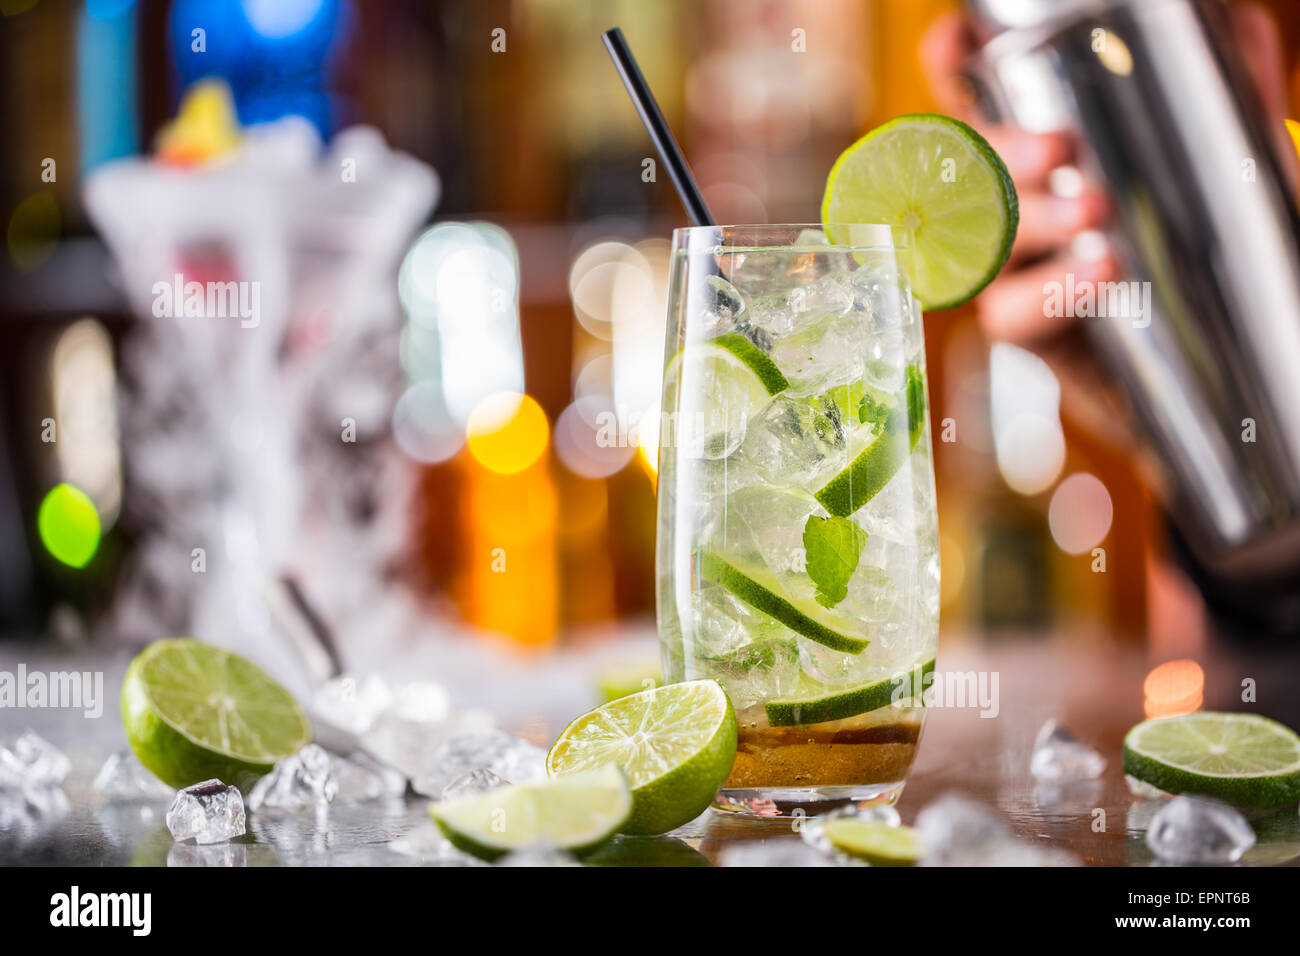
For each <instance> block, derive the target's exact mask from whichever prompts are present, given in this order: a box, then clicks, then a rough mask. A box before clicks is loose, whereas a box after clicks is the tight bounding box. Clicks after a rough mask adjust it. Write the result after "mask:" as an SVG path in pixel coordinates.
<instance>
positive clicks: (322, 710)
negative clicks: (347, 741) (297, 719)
mask: <svg viewBox="0 0 1300 956" xmlns="http://www.w3.org/2000/svg"><path fill="white" fill-rule="evenodd" d="M393 703H394V694H393V691H392V689H391V688H390V687H389V686H388V682H387V681H385V680H384V679H383V678H382V677H380V676H379V675H378V674H369V675H367V676H365V677H356V676H353V675H350V674H344V675H343V676H342V677H335V678H333V679H332V680H328V681H326V682H325V683H324V684H322V685H321V687H320V689H319V690H317V691H316V694H315V696H314V697H313V698H312V713H313V715H314V716H315V717H316V718H317V719H318V720H321V721H324V722H325V723H327V724H330V725H331V726H334V727H337V728H339V729H340V730H346V731H347V732H349V733H353V734H364V733H365V732H366V731H368V730H369V729H370V728H371V727H373V726H374V724H375V721H377V720H378V719H379V717H380V716H381V715H382V714H383V713H384V712H385V711H387V710H388V709H389V708H390V707H392V706H393Z"/></svg>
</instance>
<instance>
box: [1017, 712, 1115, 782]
mask: <svg viewBox="0 0 1300 956" xmlns="http://www.w3.org/2000/svg"><path fill="white" fill-rule="evenodd" d="M1105 771H1106V758H1105V757H1103V756H1102V755H1101V754H1099V753H1097V751H1095V750H1093V749H1092V748H1091V747H1089V746H1088V745H1087V744H1085V743H1082V742H1081V741H1080V740H1079V739H1078V738H1077V737H1075V736H1074V734H1072V733H1070V731H1069V730H1067V729H1066V728H1065V726H1064V725H1062V724H1061V723H1060V722H1059V721H1056V720H1049V721H1047V723H1045V724H1043V726H1042V727H1041V728H1039V731H1038V736H1037V737H1036V738H1035V740H1034V750H1033V754H1032V755H1031V756H1030V758H1029V772H1030V773H1031V774H1032V775H1033V777H1034V779H1035V780H1041V781H1045V782H1049V783H1071V782H1075V781H1079V780H1095V779H1097V778H1098V777H1100V776H1101V775H1102V774H1103V773H1105Z"/></svg>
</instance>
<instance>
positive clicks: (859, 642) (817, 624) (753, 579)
mask: <svg viewBox="0 0 1300 956" xmlns="http://www.w3.org/2000/svg"><path fill="white" fill-rule="evenodd" d="M695 573H696V574H697V575H699V576H700V577H701V578H703V579H705V580H708V581H715V582H717V583H718V584H720V585H722V586H723V587H724V588H726V589H727V590H728V591H730V592H731V593H732V594H734V595H735V596H736V597H738V598H740V599H741V600H742V601H744V602H745V603H746V604H748V605H749V606H750V607H753V608H756V609H758V610H760V611H762V612H763V613H764V614H770V615H771V616H772V617H774V618H776V620H778V621H780V622H781V623H782V624H784V625H785V626H786V627H788V628H790V630H792V631H795V632H796V633H798V634H802V635H803V636H804V637H806V638H808V639H809V640H812V641H816V642H817V643H818V644H823V645H825V646H826V647H829V648H831V649H833V650H837V651H844V652H845V653H846V654H861V653H862V651H863V650H864V649H865V648H866V646H867V645H868V644H870V643H871V642H870V641H868V640H867V639H866V638H862V637H855V636H854V635H853V634H851V633H848V632H849V630H850V629H851V625H852V623H853V622H852V621H850V620H849V619H848V618H845V617H842V616H840V615H838V614H834V613H832V612H831V611H829V610H828V609H826V608H824V607H822V605H820V604H818V603H817V602H816V601H815V600H813V599H812V598H793V597H789V596H786V595H782V594H781V593H780V591H781V586H780V584H779V583H778V582H777V579H776V576H775V575H774V574H772V572H770V571H768V570H767V569H766V568H761V567H758V566H754V565H750V564H748V563H746V562H742V561H739V560H736V559H731V560H728V559H724V558H722V557H719V556H718V555H716V554H710V553H708V552H700V553H699V554H698V555H697V556H696V559H695Z"/></svg>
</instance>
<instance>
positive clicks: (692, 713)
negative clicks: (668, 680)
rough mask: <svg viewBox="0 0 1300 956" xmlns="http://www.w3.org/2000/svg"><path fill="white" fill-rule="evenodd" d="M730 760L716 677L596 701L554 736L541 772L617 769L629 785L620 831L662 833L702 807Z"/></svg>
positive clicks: (729, 724)
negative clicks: (629, 805)
mask: <svg viewBox="0 0 1300 956" xmlns="http://www.w3.org/2000/svg"><path fill="white" fill-rule="evenodd" d="M735 758H736V713H735V711H734V710H732V707H731V701H730V700H728V699H727V695H726V694H725V693H724V692H723V690H722V688H721V687H720V686H718V684H717V682H715V681H711V680H695V681H686V682H684V683H680V684H668V685H667V686H665V687H655V688H652V689H650V690H644V691H641V692H640V693H639V694H632V695H631V696H630V697H623V698H620V699H619V700H615V701H611V702H610V703H608V704H602V705H601V706H600V707H597V708H596V709H595V710H593V711H591V712H590V713H587V714H583V715H582V716H581V717H579V718H578V719H577V720H575V721H573V723H571V724H569V726H568V727H566V728H564V733H562V734H560V738H559V739H558V740H557V741H555V744H554V745H553V746H552V747H551V752H550V753H549V754H547V756H546V772H547V773H549V774H551V776H553V777H558V778H560V779H567V776H568V775H569V774H572V773H576V772H581V771H590V770H591V769H592V768H598V767H609V766H615V767H618V768H619V769H620V770H622V772H623V773H624V774H626V775H627V780H628V783H629V784H631V787H632V800H633V809H632V815H631V817H630V818H629V819H628V821H627V822H626V823H625V824H624V825H623V832H624V833H636V834H653V833H666V832H668V831H669V830H672V829H674V828H675V827H679V826H681V825H682V824H683V823H687V822H689V821H691V820H694V819H695V818H696V817H698V816H699V815H700V814H701V813H703V812H704V811H705V809H707V808H708V806H709V804H710V803H711V802H712V800H713V797H714V795H715V794H716V793H717V792H718V788H720V787H721V786H722V785H723V783H725V782H726V779H727V775H728V774H729V773H731V763H732V761H733V760H735Z"/></svg>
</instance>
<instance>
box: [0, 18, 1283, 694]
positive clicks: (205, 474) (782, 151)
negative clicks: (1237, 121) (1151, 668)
mask: <svg viewBox="0 0 1300 956" xmlns="http://www.w3.org/2000/svg"><path fill="white" fill-rule="evenodd" d="M737 6H738V4H736V3H735V2H723V0H673V2H663V3H653V4H651V3H644V2H640V0H611V2H608V3H590V2H583V0H480V2H475V3H439V2H429V0H366V2H360V0H174V2H164V0H136V2H132V0H85V2H55V0H39V2H31V0H0V8H2V9H3V13H4V14H5V16H4V18H3V22H2V24H0V64H2V65H0V70H3V82H0V98H2V103H0V106H2V108H0V141H3V142H4V143H5V145H6V149H5V157H4V162H3V166H0V212H2V213H3V216H4V219H5V223H6V234H7V243H6V250H5V254H4V256H3V257H0V258H3V263H2V265H0V283H2V284H3V291H2V292H0V325H2V326H3V335H4V339H5V342H6V348H5V349H4V350H3V352H0V382H2V385H0V450H2V453H0V461H2V462H3V465H2V466H0V564H2V566H3V570H2V572H0V625H2V626H3V634H4V636H6V637H8V638H12V639H16V640H25V641H31V640H62V641H73V642H81V641H104V642H113V641H117V642H121V643H126V644H131V645H138V644H142V643H144V642H145V641H148V640H152V639H154V638H158V637H162V636H166V635H167V634H170V633H173V632H188V631H194V630H196V629H207V630H210V631H214V632H220V633H227V632H228V633H229V634H231V635H234V634H242V635H244V636H243V637H235V636H228V637H221V636H219V634H218V633H203V634H200V635H199V636H203V637H205V638H207V639H211V640H217V641H221V640H226V641H227V642H229V643H233V644H237V643H239V642H240V641H258V640H263V639H264V638H263V637H261V636H259V635H261V634H262V633H263V631H265V630H266V629H267V628H268V627H270V628H271V629H274V625H273V623H272V624H271V625H268V624H267V622H266V621H265V620H262V619H261V618H262V617H265V614H263V613H262V611H264V610H265V609H264V608H262V609H261V610H259V609H258V608H252V607H249V608H241V607H237V606H236V605H235V604H234V603H230V602H228V601H225V600H224V599H221V600H218V599H216V598H214V597H213V595H214V594H218V593H228V594H236V593H238V594H241V595H245V596H246V595H247V594H248V593H249V590H250V585H251V586H253V588H252V590H253V591H254V592H256V593H261V591H259V590H258V588H259V587H260V588H265V587H268V586H272V585H274V584H275V583H276V582H278V581H281V580H284V579H289V578H291V579H292V580H293V581H294V582H296V585H297V586H298V587H299V588H300V589H301V593H302V594H303V596H304V598H305V600H306V601H307V602H309V604H310V605H311V606H312V607H313V608H314V609H315V611H316V612H317V613H319V615H320V618H321V619H322V620H323V621H325V622H326V623H327V624H328V625H329V626H330V627H331V628H332V629H333V630H334V631H335V636H336V637H337V639H338V640H339V642H340V646H341V647H342V650H343V654H344V657H345V659H349V658H350V659H352V660H355V659H356V658H357V657H358V656H360V655H362V654H363V653H364V649H365V647H366V645H367V643H368V641H369V640H370V639H371V638H370V636H368V633H367V631H368V629H373V628H389V629H393V630H400V629H401V628H402V627H403V626H404V625H403V623H402V622H404V621H407V620H409V618H407V617H403V616H402V613H398V612H396V611H394V612H393V614H392V615H386V614H385V613H381V612H380V611H381V608H382V606H386V605H387V604H388V603H390V602H393V601H397V600H400V601H401V602H403V606H404V607H405V606H407V605H409V606H411V607H414V608H416V609H417V611H418V615H419V618H420V620H422V621H424V622H426V623H427V622H429V621H434V622H440V621H443V622H447V624H448V627H449V628H450V629H453V630H455V631H457V632H458V633H459V632H460V631H461V630H462V629H463V630H465V631H468V632H470V633H475V634H478V635H480V636H481V637H482V639H484V640H489V641H496V642H499V643H504V644H507V645H510V646H514V647H518V648H519V649H521V650H529V651H533V650H538V649H544V648H554V647H557V646H563V645H566V644H567V645H572V644H580V643H582V642H585V641H600V640H603V639H606V638H604V637H602V635H607V634H609V633H611V632H616V631H617V630H618V626H627V627H641V628H646V627H648V626H649V622H650V621H651V620H652V617H653V613H654V607H653V597H654V591H653V586H652V571H653V568H652V562H653V558H652V555H653V534H654V530H653V529H654V508H655V497H654V496H655V457H656V452H655V448H656V441H657V438H656V435H657V431H656V430H657V423H658V414H659V412H658V401H659V394H658V393H659V383H660V375H661V369H662V359H663V355H662V350H663V337H664V336H663V333H664V321H665V319H664V316H665V300H666V281H667V279H666V277H667V270H668V248H669V246H668V238H669V235H670V232H671V230H672V229H673V228H675V227H677V226H681V225H685V222H684V221H683V216H682V213H681V210H680V206H679V204H678V201H677V199H676V197H675V196H674V194H673V191H672V187H671V184H670V183H669V182H668V178H667V175H666V173H665V172H664V171H663V170H661V169H659V168H658V160H657V157H656V156H655V154H654V152H653V150H652V148H651V146H650V143H649V142H648V140H647V137H646V135H645V132H644V130H643V129H642V127H641V125H640V123H639V122H638V120H637V117H636V114H635V112H634V111H633V109H632V107H631V105H630V104H629V103H628V101H627V97H626V94H625V93H624V91H623V89H622V87H621V85H620V84H619V83H618V82H617V79H616V77H615V76H614V74H613V72H612V70H611V68H610V64H609V60H608V57H607V56H606V53H605V51H604V49H603V48H602V46H601V43H600V39H599V36H600V33H601V31H602V30H604V29H606V28H608V27H610V26H613V25H619V26H620V27H621V28H622V30H623V32H624V33H625V34H626V36H627V37H628V40H629V42H630V43H631V44H632V46H633V48H634V49H635V50H636V54H637V57H638V58H639V60H640V62H641V66H642V69H643V70H644V72H645V73H646V76H647V79H648V80H649V82H650V83H651V85H652V86H653V88H654V90H655V91H656V95H657V96H658V98H659V101H660V105H661V106H662V108H663V110H664V111H665V114H666V116H667V119H668V121H669V123H670V125H671V127H672V128H673V130H674V131H675V132H676V133H677V136H678V138H679V139H680V141H681V142H682V146H683V148H684V149H685V151H686V153H687V155H688V156H690V158H691V164H692V167H693V169H694V171H695V173H696V175H697V177H698V179H699V182H700V186H701V189H702V191H703V194H704V196H705V198H706V200H707V202H708V204H709V206H710V208H711V209H712V210H713V211H714V213H715V215H716V217H717V218H718V220H719V221H720V222H727V223H730V222H737V223H747V222H800V221H814V220H816V219H818V217H819V207H820V200H821V192H822V185H823V184H824V182H825V176H826V172H827V170H828V169H829V168H830V166H831V164H832V162H833V161H834V159H835V157H836V156H837V155H838V153H839V152H840V151H841V150H842V149H843V148H844V147H845V146H846V145H847V144H848V143H849V142H851V141H852V140H853V139H854V138H855V137H857V136H858V135H860V134H861V133H862V132H864V131H865V130H867V129H868V128H870V127H872V126H874V125H876V124H878V123H880V122H882V121H884V120H885V119H887V118H890V117H892V116H894V115H897V114H900V113H905V112H913V111H922V110H928V109H934V108H935V104H934V103H933V102H932V101H931V100H930V98H929V95H928V93H927V92H926V90H927V87H926V84H925V82H924V80H923V78H922V75H921V71H920V67H919V65H918V62H917V55H916V50H917V45H918V41H919V39H920V36H921V34H922V33H923V31H924V30H925V28H926V27H927V26H928V25H929V24H930V23H931V22H932V21H933V19H934V17H935V16H936V15H938V14H939V13H941V12H943V11H945V10H948V9H951V8H952V7H954V6H955V4H954V3H951V2H947V0H875V2H871V0H746V2H745V3H743V4H739V6H742V7H743V8H744V10H745V13H744V15H743V16H737V15H736V8H737ZM1293 19H1294V18H1293ZM1284 35H1285V36H1286V41H1287V43H1288V44H1289V45H1290V47H1289V51H1288V52H1289V55H1290V57H1291V62H1290V66H1291V67H1292V72H1291V74H1290V75H1291V88H1292V90H1293V91H1295V90H1297V88H1298V87H1300V74H1297V73H1296V72H1295V71H1294V66H1295V56H1296V37H1297V34H1296V31H1294V30H1292V31H1291V32H1290V33H1289V34H1284ZM213 80H216V81H219V82H218V83H216V84H215V85H213V84H212V82H211V81H213ZM196 84H197V86H196ZM196 90H198V91H199V92H197V93H196V92H195V91H196ZM187 94H190V95H189V96H187ZM227 96H228V97H229V100H228V101H227V100H226V99H225V98H226V97H227ZM227 102H229V104H231V105H232V106H233V110H234V114H235V116H236V117H237V120H238V126H237V127H236V126H233V125H232V126H227V125H223V122H224V120H223V119H222V117H223V116H224V113H223V112H222V110H223V109H226V107H225V106H223V104H225V103H227ZM178 116H179V119H176V118H177V117H178ZM263 129H265V130H267V131H268V132H266V133H265V134H262V133H259V132H258V130H263ZM358 130H360V131H358ZM269 131H274V132H269ZM236 142H239V143H244V144H245V145H247V144H249V143H254V144H257V150H252V151H249V150H244V151H240V152H237V153H236V152H235V151H234V150H235V147H234V145H232V144H234V143H236ZM258 150H260V152H259V153H257V156H256V157H255V158H249V157H250V155H252V154H253V153H254V152H257V151H258ZM231 156H237V157H238V158H236V159H231V158H230V157H231ZM124 160H125V162H126V163H127V164H128V165H127V166H124V165H123V161H124ZM252 162H263V163H269V164H272V165H273V166H275V168H276V169H278V170H280V171H281V174H282V175H280V174H277V175H280V178H279V179H275V180H274V182H275V183H277V184H278V185H276V187H275V188H274V189H270V190H266V191H263V192H256V191H254V192H248V191H246V190H247V189H248V184H247V183H246V182H245V181H244V180H243V179H241V175H242V174H241V169H243V168H244V167H242V166H241V165H240V164H241V163H252ZM129 164H134V165H129ZM276 164H279V165H276ZM367 164H370V165H369V166H368V165H367ZM266 168H270V167H266ZM377 169H382V170H384V172H383V173H382V174H377V173H375V172H374V171H375V170H377ZM349 170H351V175H352V177H353V178H352V179H351V180H350V179H349V178H348V177H349ZM390 170H391V172H390ZM127 172H129V173H130V175H127V174H126V173H127ZM351 183H357V184H359V185H360V186H363V187H364V188H365V189H366V190H368V192H365V193H360V194H355V193H349V192H348V187H349V185H350V184H351ZM355 195H360V196H364V199H356V198H353V197H354V196H355ZM88 197H91V198H93V197H101V198H100V200H99V202H100V204H99V205H98V206H96V207H95V209H93V210H91V211H88ZM435 203H436V205H435ZM191 204H192V205H191ZM90 205H94V203H90ZM92 219H93V224H92ZM115 237H117V238H115ZM146 247H148V250H149V251H147V250H146ZM155 247H156V248H155ZM150 256H152V257H153V258H149V257H150ZM137 265H138V266H139V268H135V267H136V266H137ZM150 270H153V271H152V272H151V271H150ZM173 272H176V273H180V272H184V273H186V274H187V276H188V277H198V278H200V279H201V280H206V281H221V282H224V281H251V282H259V283H261V285H260V286H259V287H258V288H259V289H260V295H261V297H262V298H261V310H262V315H261V325H260V327H259V328H257V329H246V330H239V329H238V328H237V325H238V323H237V322H236V321H235V320H225V321H227V322H229V323H231V324H229V325H228V326H227V327H225V331H223V332H221V333H214V336H218V335H219V336H221V337H214V338H213V340H212V341H211V342H210V343H209V344H207V345H203V344H202V343H196V342H195V341H193V340H192V339H190V340H186V341H180V340H178V339H176V338H175V337H172V338H167V337H166V336H167V335H170V333H166V332H165V329H166V328H167V327H168V323H169V322H170V321H171V320H167V319H159V318H157V317H156V313H155V315H150V314H149V313H150V310H149V301H150V293H151V292H152V291H153V289H154V287H153V285H152V283H151V282H145V281H144V279H143V278H141V277H150V276H154V277H164V278H166V279H167V280H170V278H171V275H172V273H173ZM142 283H143V284H142ZM926 323H927V349H928V362H929V368H930V381H931V390H932V415H933V428H934V434H935V436H936V439H937V441H936V446H935V457H936V466H937V471H938V480H939V511H940V531H941V548H942V563H943V609H942V626H943V629H944V631H945V641H949V642H951V641H957V642H961V641H971V642H979V641H994V640H999V639H1002V638H1005V637H1007V636H1009V635H1017V636H1024V635H1031V636H1033V635H1049V634H1065V635H1068V636H1069V637H1068V639H1069V640H1072V641H1078V642H1081V643H1088V642H1091V643H1104V642H1114V643H1130V644H1140V643H1142V642H1147V643H1148V644H1149V645H1150V646H1151V648H1152V649H1153V653H1154V654H1155V656H1158V657H1160V658H1161V659H1164V658H1169V657H1176V656H1177V657H1187V656H1194V654H1195V652H1196V649H1197V646H1198V645H1197V642H1198V640H1200V637H1199V636H1198V635H1200V634H1203V632H1204V628H1205V622H1204V612H1203V611H1202V610H1201V609H1200V605H1199V599H1198V598H1197V597H1196V596H1195V592H1194V590H1192V589H1191V588H1190V587H1189V586H1187V585H1186V584H1185V582H1184V581H1183V579H1182V578H1181V577H1179V575H1178V574H1177V573H1176V572H1174V571H1172V570H1171V569H1170V567H1169V565H1168V562H1167V560H1166V545H1165V537H1164V536H1165V532H1164V525H1163V521H1162V518H1161V516H1160V514H1159V512H1158V510H1157V509H1156V507H1155V506H1154V504H1153V502H1152V497H1151V495H1150V494H1149V492H1148V491H1147V490H1146V489H1147V484H1146V483H1145V482H1144V480H1143V476H1142V475H1141V474H1140V473H1139V467H1140V466H1139V465H1138V464H1137V463H1136V462H1138V461H1139V460H1140V459H1139V458H1138V457H1135V455H1134V454H1133V451H1134V450H1133V448H1132V447H1131V446H1130V444H1129V439H1127V437H1125V436H1124V435H1123V434H1120V433H1119V432H1118V431H1117V430H1116V429H1114V428H1113V427H1112V426H1111V424H1110V423H1109V422H1108V421H1105V420H1093V419H1084V418H1080V417H1078V416H1075V415H1072V414H1071V411H1070V405H1069V403H1067V402H1065V401H1063V400H1062V383H1061V382H1060V381H1058V379H1057V377H1056V375H1055V374H1054V373H1053V371H1052V369H1051V367H1049V366H1048V365H1047V364H1046V363H1044V362H1043V361H1042V360H1040V359H1038V358H1036V357H1035V356H1034V355H1032V354H1031V353H1029V352H1026V351H1024V350H1022V349H1018V348H1016V347H1014V346H1010V345H999V346H997V347H995V348H990V346H989V343H988V342H987V341H986V340H985V339H984V338H983V337H982V335H981V333H980V332H979V329H978V327H977V325H976V323H975V319H974V315H973V311H972V310H970V309H959V310H956V311H954V312H947V313H940V314H934V315H929V316H927V317H926ZM241 335H243V336H244V338H242V339H241V338H239V336H241ZM254 341H256V342H259V343H262V344H259V345H258V346H256V348H255V347H254V346H252V345H250V344H249V343H251V342H254ZM229 342H239V343H242V344H241V345H239V346H238V347H239V348H240V349H243V350H244V351H241V352H240V353H238V354H237V355H233V357H232V356H228V355H226V354H225V353H224V352H223V351H222V349H225V348H227V347H228V345H229ZM267 343H269V344H267ZM223 356H224V357H223ZM227 360H228V361H227ZM222 363H226V364H222ZM204 369H206V371H204ZM204 376H210V378H204ZM223 403H230V404H223ZM232 406H237V407H232ZM240 416H243V417H240ZM223 430H226V431H229V434H226V433H225V431H223ZM263 432H265V434H263ZM276 435H278V436H280V437H279V438H275V436H276ZM259 436H261V437H259ZM259 441H260V442H261V444H259ZM273 441H274V442H278V444H276V445H275V447H276V448H278V451H275V452H274V453H272V451H271V450H270V449H271V447H272V444H273ZM241 456H242V457H241ZM250 462H256V468H257V471H256V474H255V475H253V474H252V473H251V472H250V471H249V470H248V468H249V467H252V466H251V465H249V466H248V467H244V465H245V464H248V463H250ZM241 463H244V464H241ZM232 475H233V476H237V477H236V478H232V477H231V476H232ZM223 476H224V477H223ZM232 482H233V484H232ZM236 486H238V487H236ZM1116 528H1122V529H1124V533H1123V534H1114V533H1113V530H1114V529H1116ZM187 536H188V537H187ZM241 555H242V556H244V557H243V558H241V557H240V556H241ZM250 555H251V557H249V556H250ZM245 558H246V560H245ZM200 565H202V567H200ZM241 569H242V570H241ZM249 569H255V570H252V571H250V570H249ZM227 574H229V575H230V576H229V578H228V579H224V580H225V581H226V583H224V584H221V583H219V581H220V580H222V578H221V576H222V575H227ZM241 575H245V576H242V577H241ZM222 588H227V589H228V591H226V592H222V591H221V589H222ZM399 595H400V598H399V597H398V596H399ZM403 613H405V612H403ZM223 615H224V617H223ZM259 615H260V617H259ZM611 625H615V626H614V627H611ZM945 646H949V645H945ZM1157 648H1158V651H1157V650H1156V649H1157ZM1153 676H1154V675H1153ZM1193 676H1194V675H1193ZM1174 677H1175V678H1176V679H1177V680H1176V681H1175V682H1178V681H1182V682H1184V683H1185V682H1186V681H1187V680H1191V679H1192V677H1188V675H1186V674H1181V675H1174ZM1179 686H1180V687H1181V686H1182V685H1181V684H1180V685H1179ZM1153 706H1156V707H1157V708H1158V706H1159V705H1158V704H1155V705H1153Z"/></svg>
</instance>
